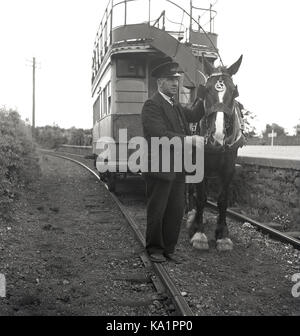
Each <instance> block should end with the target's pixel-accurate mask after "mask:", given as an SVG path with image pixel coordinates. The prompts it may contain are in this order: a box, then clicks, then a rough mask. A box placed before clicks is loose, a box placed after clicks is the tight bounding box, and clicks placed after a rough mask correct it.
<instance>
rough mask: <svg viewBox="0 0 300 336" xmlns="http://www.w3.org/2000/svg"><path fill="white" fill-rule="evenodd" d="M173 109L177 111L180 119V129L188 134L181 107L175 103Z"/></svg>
mask: <svg viewBox="0 0 300 336" xmlns="http://www.w3.org/2000/svg"><path fill="white" fill-rule="evenodd" d="M173 109H174V110H175V112H176V115H177V119H178V121H179V125H180V129H181V131H182V133H183V134H186V129H185V125H184V122H183V120H182V117H181V114H180V111H179V107H178V106H176V105H173Z"/></svg>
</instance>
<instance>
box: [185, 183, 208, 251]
mask: <svg viewBox="0 0 300 336" xmlns="http://www.w3.org/2000/svg"><path fill="white" fill-rule="evenodd" d="M195 201H196V210H195V211H196V212H195V218H194V221H193V222H192V223H189V224H190V226H189V227H188V229H189V235H190V238H191V244H192V245H193V247H194V248H196V249H198V250H208V248H209V246H208V239H207V237H206V235H205V233H204V223H203V210H204V206H205V204H206V191H205V182H204V181H202V182H201V183H198V184H197V185H196V197H195Z"/></svg>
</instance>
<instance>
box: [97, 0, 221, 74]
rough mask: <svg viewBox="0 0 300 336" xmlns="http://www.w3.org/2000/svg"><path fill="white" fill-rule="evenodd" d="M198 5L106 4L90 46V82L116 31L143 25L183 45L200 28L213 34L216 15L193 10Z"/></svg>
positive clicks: (155, 0)
mask: <svg viewBox="0 0 300 336" xmlns="http://www.w3.org/2000/svg"><path fill="white" fill-rule="evenodd" d="M200 2H201V0H190V1H187V0H184V1H182V0H177V1H176V0H174V1H169V0H110V1H109V3H108V5H107V7H106V9H105V11H104V14H103V17H102V19H101V22H100V25H99V28H98V31H97V35H96V39H95V43H94V51H93V64H92V71H93V76H92V78H94V77H95V75H96V73H97V72H98V70H99V68H100V65H101V63H102V60H103V58H104V56H105V54H106V53H107V51H108V48H109V46H110V45H111V44H112V37H113V34H112V32H113V30H114V29H115V28H117V27H120V26H126V25H132V24H138V23H145V24H149V25H151V26H154V27H157V28H159V29H162V30H164V31H166V32H168V33H169V34H170V35H172V36H174V37H175V38H177V39H178V40H179V41H180V42H183V43H184V42H186V43H190V42H191V39H192V36H193V34H194V33H195V32H202V31H201V27H203V28H204V29H205V30H206V32H208V33H214V21H215V17H216V15H217V13H216V11H214V10H213V9H212V5H210V7H209V8H207V9H206V8H200V7H197V6H195V4H196V3H200ZM178 5H179V6H178ZM187 5H188V8H187ZM180 6H181V7H182V9H181V8H180Z"/></svg>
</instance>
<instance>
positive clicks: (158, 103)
mask: <svg viewBox="0 0 300 336" xmlns="http://www.w3.org/2000/svg"><path fill="white" fill-rule="evenodd" d="M175 107H176V108H177V111H178V113H179V114H180V116H181V119H182V121H183V124H184V130H182V127H181V125H180V123H179V120H178V117H177V115H176V111H175V110H174V108H175ZM203 116H204V106H203V102H202V101H200V100H199V101H198V102H197V103H196V105H195V106H194V107H193V108H192V109H191V108H187V107H183V106H181V105H180V104H179V103H175V104H174V107H172V105H171V104H169V103H168V102H167V101H166V100H165V99H164V98H163V97H162V95H161V94H160V93H159V92H156V93H155V94H154V95H153V96H152V97H151V98H150V99H148V100H147V101H146V102H145V104H144V106H143V109H142V114H141V117H142V126H143V132H144V137H145V139H146V140H147V142H148V146H149V148H148V162H149V172H148V173H147V174H148V175H149V176H153V177H156V178H161V179H165V180H170V181H172V180H173V179H175V177H176V173H175V172H174V154H173V153H172V152H171V155H170V161H171V162H170V172H162V171H161V167H160V169H159V172H150V166H151V147H150V144H151V137H158V138H161V137H167V138H168V139H172V138H173V137H179V138H181V140H182V141H183V139H184V137H185V136H186V135H190V129H189V125H188V123H195V122H198V121H199V120H200V119H201V118H202V117H203ZM161 156H162V153H160V158H161Z"/></svg>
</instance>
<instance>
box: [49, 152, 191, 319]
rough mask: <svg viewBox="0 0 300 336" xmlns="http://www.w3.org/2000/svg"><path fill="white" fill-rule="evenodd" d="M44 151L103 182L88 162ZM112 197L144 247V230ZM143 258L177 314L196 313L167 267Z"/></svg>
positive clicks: (159, 289)
mask: <svg viewBox="0 0 300 336" xmlns="http://www.w3.org/2000/svg"><path fill="white" fill-rule="evenodd" d="M43 153H44V154H47V155H52V156H55V157H58V158H61V159H64V160H68V161H71V162H73V163H75V164H77V165H80V166H81V167H83V168H84V169H86V170H88V171H89V172H90V173H91V174H92V175H93V176H94V177H95V178H96V179H97V180H98V181H100V182H101V183H103V182H102V181H101V179H100V177H99V176H98V174H97V173H96V172H95V171H94V170H93V169H91V168H90V167H88V166H87V165H86V164H84V163H82V162H80V161H78V160H75V159H73V158H70V157H68V156H64V155H58V154H56V153H53V152H51V151H43ZM73 156H74V154H73ZM76 156H77V155H76ZM77 157H78V156H77ZM111 197H112V199H113V200H114V202H115V203H116V204H117V205H118V207H119V209H120V210H121V212H122V214H123V215H124V217H125V218H126V220H127V221H128V223H129V224H130V227H131V228H132V230H133V231H134V234H135V236H136V238H137V239H138V241H139V242H140V244H141V245H142V246H143V247H145V239H144V236H143V234H142V232H141V230H140V228H139V225H137V223H136V221H135V220H134V218H133V217H132V216H131V214H130V213H129V211H128V210H127V209H126V207H125V206H124V205H123V204H122V202H121V201H120V200H119V199H118V198H117V197H116V196H115V195H114V194H113V193H111ZM142 259H143V262H144V264H145V265H146V266H147V265H150V264H152V266H153V268H154V270H155V272H156V274H157V275H158V277H159V279H160V281H161V282H162V284H163V286H164V288H165V289H166V291H167V293H168V294H169V296H170V298H171V300H172V302H173V303H174V306H175V308H176V314H179V315H180V316H193V315H194V314H193V312H192V310H191V308H190V307H189V305H188V304H187V302H186V300H185V299H184V297H183V296H182V294H181V293H180V291H179V289H178V288H177V286H176V285H175V283H174V282H173V281H172V279H171V277H170V275H169V274H168V272H167V271H166V269H165V267H164V266H163V265H161V264H157V263H152V262H151V261H150V259H149V258H148V256H147V255H146V254H144V255H143V258H142ZM152 280H153V282H154V286H155V287H156V288H157V289H158V291H161V285H160V284H159V283H158V282H157V281H156V279H155V278H154V279H152Z"/></svg>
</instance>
